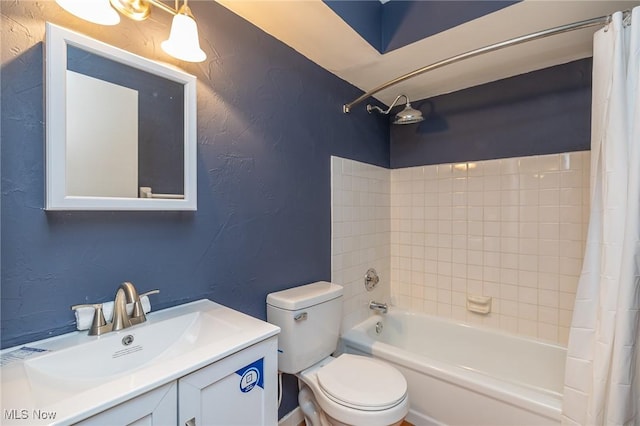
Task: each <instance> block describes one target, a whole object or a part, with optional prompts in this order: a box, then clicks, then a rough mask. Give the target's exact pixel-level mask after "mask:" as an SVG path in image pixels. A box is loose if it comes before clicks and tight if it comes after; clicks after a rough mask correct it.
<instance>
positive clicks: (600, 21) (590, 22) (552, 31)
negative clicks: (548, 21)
mask: <svg viewBox="0 0 640 426" xmlns="http://www.w3.org/2000/svg"><path fill="white" fill-rule="evenodd" d="M610 21H611V15H606V16H600V17H598V18H591V19H586V20H584V21H579V22H574V23H572V24H566V25H561V26H559V27H554V28H549V29H547V30H543V31H538V32H535V33H531V34H527V35H523V36H520V37H516V38H512V39H509V40H505V41H501V42H499V43H495V44H491V45H489V46H485V47H481V48H479V49H475V50H470V51H468V52H465V53H461V54H459V55H455V56H452V57H450V58H447V59H443V60H441V61H438V62H434V63H433V64H430V65H427V66H424V67H422V68H418V69H417V70H414V71H411V72H409V73H407V74H405V75H402V76H400V77H397V78H394V79H393V80H390V81H388V82H386V83H384V84H381V85H380V86H378V87H375V88H373V89H371V90H369V91H368V92H367V93H365V94H363V95H361V96H359V97H358V98H356V99H355V100H353V101H351V102H349V103H348V104H344V105H343V106H342V112H344V113H345V114H346V113H348V112H349V111H351V108H353V107H354V106H355V105H358V104H359V103H360V102H362V101H364V100H365V99H367V98H369V97H371V96H373V95H375V94H376V93H378V92H380V91H382V90H384V89H387V88H389V87H391V86H394V85H396V84H398V83H401V82H403V81H405V80H408V79H410V78H413V77H416V76H418V75H420V74H424V73H425V72H427V71H431V70H435V69H437V68H441V67H444V66H445V65H450V64H454V63H456V62H459V61H462V60H464V59H469V58H473V57H474V56H478V55H481V54H483V53H489V52H493V51H495V50H500V49H503V48H505V47H509V46H515V45H518V44H522V43H525V42H527V41H532V40H538V39H541V38H545V37H549V36H553V35H557V34H562V33H566V32H569V31H574V30H581V29H583V28H589V27H594V26H596V25H606V24H608V23H609V22H610Z"/></svg>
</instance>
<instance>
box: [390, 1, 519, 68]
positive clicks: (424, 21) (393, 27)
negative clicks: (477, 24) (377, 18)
mask: <svg viewBox="0 0 640 426" xmlns="http://www.w3.org/2000/svg"><path fill="white" fill-rule="evenodd" d="M519 1H521V0H515V1H507V0H490V1H487V0H483V1H477V0H455V1H451V0H429V1H420V0H418V1H402V0H400V1H393V0H392V1H390V2H388V3H385V5H384V7H383V12H382V22H383V25H382V51H383V52H389V51H391V50H394V49H398V48H400V47H403V46H406V45H408V44H411V43H413V42H415V41H418V40H422V39H423V38H425V37H429V36H432V35H434V34H438V33H439V32H442V31H446V30H448V29H450V28H453V27H456V26H458V25H461V24H464V23H465V22H468V21H471V20H473V19H476V18H479V17H481V16H484V15H487V14H489V13H492V12H495V11H497V10H500V9H503V8H505V7H507V6H511V5H512V4H515V3H518V2H519ZM425 65H426V64H425Z"/></svg>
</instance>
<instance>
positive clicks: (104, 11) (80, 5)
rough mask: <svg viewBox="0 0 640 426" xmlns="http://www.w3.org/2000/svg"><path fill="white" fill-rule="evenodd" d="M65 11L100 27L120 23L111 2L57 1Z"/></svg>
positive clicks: (93, 0) (100, 0)
mask: <svg viewBox="0 0 640 426" xmlns="http://www.w3.org/2000/svg"><path fill="white" fill-rule="evenodd" d="M56 3H58V4H59V5H60V7H62V8H63V9H64V10H66V11H67V12H69V13H71V14H72V15H75V16H77V17H78V18H80V19H84V20H85V21H89V22H93V23H94V24H100V25H116V24H118V23H120V15H118V12H116V11H115V9H114V8H112V7H111V4H109V0H56Z"/></svg>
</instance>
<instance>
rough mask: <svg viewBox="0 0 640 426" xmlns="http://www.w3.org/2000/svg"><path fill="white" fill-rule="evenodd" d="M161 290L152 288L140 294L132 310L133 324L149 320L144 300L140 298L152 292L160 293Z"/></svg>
mask: <svg viewBox="0 0 640 426" xmlns="http://www.w3.org/2000/svg"><path fill="white" fill-rule="evenodd" d="M158 293H160V290H158V289H155V290H150V291H147V292H146V293H142V294H139V295H138V299H137V300H136V301H135V302H134V303H133V311H132V312H131V322H132V324H140V323H142V322H145V321H146V320H147V317H146V315H145V313H144V308H143V307H142V301H141V300H140V299H141V298H143V297H144V296H147V297H148V296H150V295H152V294H158Z"/></svg>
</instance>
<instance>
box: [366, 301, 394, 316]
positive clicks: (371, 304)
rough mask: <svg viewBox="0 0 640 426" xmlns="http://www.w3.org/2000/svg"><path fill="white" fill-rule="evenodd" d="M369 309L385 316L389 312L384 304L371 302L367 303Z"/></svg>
mask: <svg viewBox="0 0 640 426" xmlns="http://www.w3.org/2000/svg"><path fill="white" fill-rule="evenodd" d="M369 309H371V310H372V311H376V312H381V313H383V314H386V313H387V311H388V310H389V306H387V304H386V303H380V302H376V301H373V300H372V301H371V302H369Z"/></svg>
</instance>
